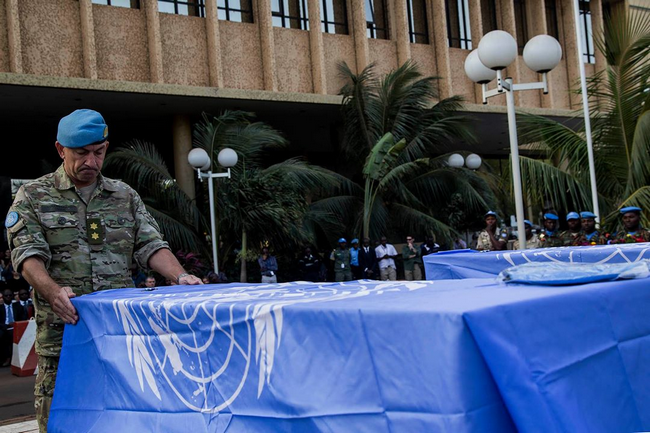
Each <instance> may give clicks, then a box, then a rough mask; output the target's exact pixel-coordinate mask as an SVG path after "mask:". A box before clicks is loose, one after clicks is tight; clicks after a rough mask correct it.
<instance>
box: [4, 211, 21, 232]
mask: <svg viewBox="0 0 650 433" xmlns="http://www.w3.org/2000/svg"><path fill="white" fill-rule="evenodd" d="M17 222H18V212H16V211H12V212H9V213H8V214H7V218H6V219H5V227H6V228H10V227H13V226H15V225H16V223H17Z"/></svg>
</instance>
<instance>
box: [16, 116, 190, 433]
mask: <svg viewBox="0 0 650 433" xmlns="http://www.w3.org/2000/svg"><path fill="white" fill-rule="evenodd" d="M55 146H56V150H57V152H58V153H59V156H60V157H61V159H62V160H63V163H62V164H61V166H60V167H59V168H58V169H57V170H56V171H55V172H54V173H50V174H48V175H45V176H43V177H41V178H39V179H36V180H34V181H31V182H29V183H27V184H25V185H23V186H22V187H21V188H20V190H19V191H18V193H17V194H16V199H15V200H14V203H13V205H12V206H11V209H10V210H9V213H8V214H7V218H6V220H5V227H6V228H7V234H8V240H9V246H10V248H11V259H12V263H13V265H14V267H15V269H16V270H17V271H18V272H21V273H22V274H23V276H24V277H25V279H26V280H27V281H28V282H29V283H30V284H31V285H32V286H33V287H34V289H35V290H34V292H35V293H34V306H35V309H36V326H37V331H36V332H37V334H36V353H37V354H38V376H37V378H36V387H35V390H34V394H35V407H36V417H37V421H38V425H39V428H40V431H41V432H46V431H47V421H48V417H49V412H50V405H51V402H52V397H53V394H54V384H55V381H56V372H57V367H58V363H59V355H60V352H61V343H62V338H63V328H64V324H65V323H67V324H72V325H74V324H76V323H77V320H79V317H78V315H77V311H76V310H75V307H74V306H73V305H72V303H71V302H70V299H71V298H74V297H76V296H81V295H85V294H87V293H92V292H95V291H97V290H105V289H117V288H125V287H132V286H133V281H132V280H131V264H132V263H133V262H134V261H135V262H136V263H137V264H138V265H139V266H140V267H141V268H142V269H145V270H150V269H151V270H154V271H156V272H159V273H160V274H162V275H163V276H164V277H165V278H168V279H170V280H172V281H175V282H177V283H178V284H183V285H185V284H201V280H200V279H199V278H197V277H195V276H193V275H190V274H188V273H187V272H185V270H184V269H183V267H182V266H181V265H180V264H179V263H178V261H177V260H176V258H175V257H174V255H173V254H172V253H171V251H170V250H169V246H168V245H167V243H166V242H165V241H164V240H163V238H162V236H161V234H160V229H159V228H158V224H157V223H156V221H155V220H154V219H153V218H152V217H151V215H150V214H149V213H148V212H147V210H146V209H145V206H144V204H143V202H142V199H140V197H139V196H138V194H137V193H136V192H135V191H134V190H133V189H132V188H131V187H130V186H128V185H127V184H125V183H123V182H120V181H117V180H113V179H109V178H106V177H104V176H102V174H101V169H102V164H103V162H104V157H105V156H106V150H107V149H108V126H107V125H106V122H104V118H103V117H102V116H101V115H100V114H99V113H98V112H96V111H93V110H76V111H74V112H73V113H71V114H69V115H68V116H65V117H64V118H62V119H61V121H60V122H59V128H58V134H57V139H56V143H55Z"/></svg>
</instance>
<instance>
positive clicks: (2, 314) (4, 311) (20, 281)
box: [0, 250, 34, 367]
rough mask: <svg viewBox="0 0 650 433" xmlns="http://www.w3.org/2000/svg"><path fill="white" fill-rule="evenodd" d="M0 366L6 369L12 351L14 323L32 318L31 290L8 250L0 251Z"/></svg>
mask: <svg viewBox="0 0 650 433" xmlns="http://www.w3.org/2000/svg"><path fill="white" fill-rule="evenodd" d="M0 288H1V289H2V306H3V308H0V365H1V366H2V367H8V366H9V365H10V363H11V355H12V349H13V328H14V323H15V322H18V321H21V320H28V319H30V318H32V317H34V303H33V302H32V292H31V290H32V288H31V287H30V285H29V283H28V282H27V281H25V279H24V278H23V276H22V275H20V274H19V273H18V272H16V270H15V269H14V267H13V265H12V264H11V254H10V251H9V250H6V251H0Z"/></svg>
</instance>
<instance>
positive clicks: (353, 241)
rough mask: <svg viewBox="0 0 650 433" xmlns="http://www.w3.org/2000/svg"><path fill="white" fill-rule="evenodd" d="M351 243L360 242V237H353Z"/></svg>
mask: <svg viewBox="0 0 650 433" xmlns="http://www.w3.org/2000/svg"><path fill="white" fill-rule="evenodd" d="M350 243H351V244H358V243H359V239H357V238H354V239H352V242H350Z"/></svg>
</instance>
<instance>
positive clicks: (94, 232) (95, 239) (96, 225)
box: [86, 218, 104, 245]
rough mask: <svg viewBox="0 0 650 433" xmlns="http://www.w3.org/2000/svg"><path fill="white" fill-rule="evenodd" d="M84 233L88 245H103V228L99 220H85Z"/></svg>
mask: <svg viewBox="0 0 650 433" xmlns="http://www.w3.org/2000/svg"><path fill="white" fill-rule="evenodd" d="M86 233H87V234H88V243H89V244H90V245H102V244H103V243H104V227H103V226H102V220H101V218H88V219H87V220H86Z"/></svg>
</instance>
